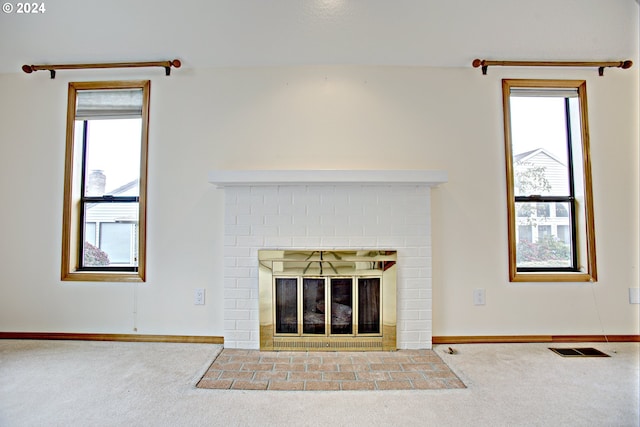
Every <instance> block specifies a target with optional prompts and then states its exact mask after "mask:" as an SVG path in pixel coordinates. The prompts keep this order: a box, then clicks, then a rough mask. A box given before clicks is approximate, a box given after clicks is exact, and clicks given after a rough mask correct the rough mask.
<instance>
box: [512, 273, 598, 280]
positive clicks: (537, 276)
mask: <svg viewBox="0 0 640 427" xmlns="http://www.w3.org/2000/svg"><path fill="white" fill-rule="evenodd" d="M509 281H511V282H596V281H597V278H596V277H594V276H593V275H592V274H589V273H584V272H576V273H564V272H563V273H560V272H549V273H542V272H532V273H529V272H527V273H523V272H517V273H515V274H511V277H510V279H509Z"/></svg>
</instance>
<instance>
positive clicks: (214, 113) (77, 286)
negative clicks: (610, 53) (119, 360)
mask: <svg viewBox="0 0 640 427" xmlns="http://www.w3.org/2000/svg"><path fill="white" fill-rule="evenodd" d="M637 70H638V67H637V66H635V65H634V68H632V69H631V70H617V69H610V70H607V71H606V72H605V76H604V77H598V75H597V72H596V71H595V70H592V69H589V70H564V69H561V70H558V69H545V70H524V69H518V70H516V69H500V68H490V69H489V74H488V75H487V76H482V74H481V73H480V71H479V70H477V69H472V68H470V67H469V68H420V67H415V68H402V67H348V66H335V67H321V66H317V67H288V68H276V67H273V68H235V69H232V68H229V69H196V70H194V69H188V68H184V69H180V70H175V71H174V72H173V73H172V76H171V77H164V76H163V75H161V74H162V71H161V70H159V71H158V70H155V71H154V70H151V71H148V70H147V71H141V70H140V71H129V72H127V73H109V72H106V71H97V72H96V71H94V72H83V71H76V72H74V71H69V72H59V73H58V77H57V78H56V79H55V80H50V79H49V77H48V74H47V73H36V74H33V75H26V74H5V75H0V93H1V94H2V96H1V97H0V124H1V126H0V197H1V198H2V201H3V208H2V209H0V227H1V228H0V231H1V232H2V241H3V243H2V246H1V247H0V268H1V270H2V276H1V278H0V331H55V332H101V333H132V332H133V330H134V328H137V331H138V332H139V333H143V334H189V335H219V336H221V335H223V329H224V326H223V314H222V313H223V303H222V300H223V283H222V280H223V263H222V258H223V257H222V251H223V236H224V234H223V206H224V196H223V193H222V192H221V191H220V190H216V189H215V188H214V186H213V185H211V184H208V183H207V172H208V171H210V170H213V169H254V168H255V169H305V168H309V169H324V168H330V169H331V168H336V169H359V168H362V169H444V170H447V171H448V172H449V182H448V183H447V184H444V185H442V186H440V187H438V188H437V189H434V190H433V191H432V209H433V211H432V220H433V222H432V230H433V334H434V336H443V335H500V334H510V335H528V334H560V335H561V334H601V333H603V331H604V332H605V333H607V334H638V333H639V332H640V331H639V326H638V314H639V311H638V308H639V305H631V304H629V301H628V288H629V287H637V286H638V260H639V250H638V236H639V224H638V216H639V215H638V213H639V212H638V202H639V200H638V199H639V198H638V194H639V186H638V183H639V177H638V164H639V153H638V139H639V132H638V116H639V114H640V111H639V107H638V90H639V88H638V71H637ZM148 77H150V78H151V79H152V84H151V131H150V148H149V217H148V235H149V239H148V251H149V252H148V280H147V282H146V283H144V284H140V285H132V284H94V283H88V284H85V283H70V282H61V281H60V280H59V275H60V272H59V270H60V246H61V242H60V239H61V228H62V226H61V213H62V190H63V173H64V170H63V169H64V166H63V165H64V145H65V140H64V139H65V116H66V111H65V108H66V91H67V83H68V82H69V81H71V80H74V81H80V80H105V79H115V78H140V79H143V78H148ZM506 77H509V78H513V77H523V78H524V77H527V78H533V77H544V78H578V79H586V80H587V91H588V96H589V98H588V103H589V117H590V123H589V124H590V131H591V153H592V168H593V179H594V199H595V222H596V233H597V237H596V239H597V242H596V244H597V256H598V269H599V279H600V280H599V281H598V283H596V284H595V285H590V284H582V283H581V284H567V283H564V284H544V283H537V284H526V283H525V284H522V283H518V284H516V283H509V282H508V271H507V268H508V265H507V229H506V205H505V204H506V202H505V177H504V152H503V136H502V106H501V94H500V90H501V88H500V79H501V78H506ZM195 288H206V289H207V303H206V305H204V306H195V305H193V290H194V289H195ZM475 288H484V289H486V298H487V304H486V305H485V306H474V305H473V299H472V291H473V289H475Z"/></svg>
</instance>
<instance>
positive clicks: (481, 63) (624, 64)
mask: <svg viewBox="0 0 640 427" xmlns="http://www.w3.org/2000/svg"><path fill="white" fill-rule="evenodd" d="M471 65H472V66H473V68H478V67H481V68H482V74H483V75H486V74H487V68H489V66H492V67H493V66H504V67H597V68H598V75H599V76H603V75H604V69H605V68H607V67H614V68H622V69H623V70H626V69H627V68H631V67H632V66H633V61H631V60H628V59H627V60H625V61H611V62H602V61H600V62H598V61H492V60H488V59H474V60H473V62H472V63H471Z"/></svg>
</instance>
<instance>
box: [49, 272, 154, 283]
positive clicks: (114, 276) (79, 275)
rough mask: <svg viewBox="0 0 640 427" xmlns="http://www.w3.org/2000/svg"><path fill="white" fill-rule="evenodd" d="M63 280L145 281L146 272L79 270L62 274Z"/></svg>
mask: <svg viewBox="0 0 640 427" xmlns="http://www.w3.org/2000/svg"><path fill="white" fill-rule="evenodd" d="M61 279H62V281H71V282H144V281H145V277H144V274H143V273H142V272H140V271H138V272H136V273H131V272H118V271H114V272H104V271H98V272H91V271H77V272H69V273H66V274H63V275H62V278H61Z"/></svg>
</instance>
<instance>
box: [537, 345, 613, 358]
mask: <svg viewBox="0 0 640 427" xmlns="http://www.w3.org/2000/svg"><path fill="white" fill-rule="evenodd" d="M549 350H551V351H553V352H554V353H556V354H559V355H560V356H562V357H611V356H609V355H608V354H605V353H603V352H601V351H600V350H597V349H595V348H592V347H586V348H551V347H550V348H549Z"/></svg>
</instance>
